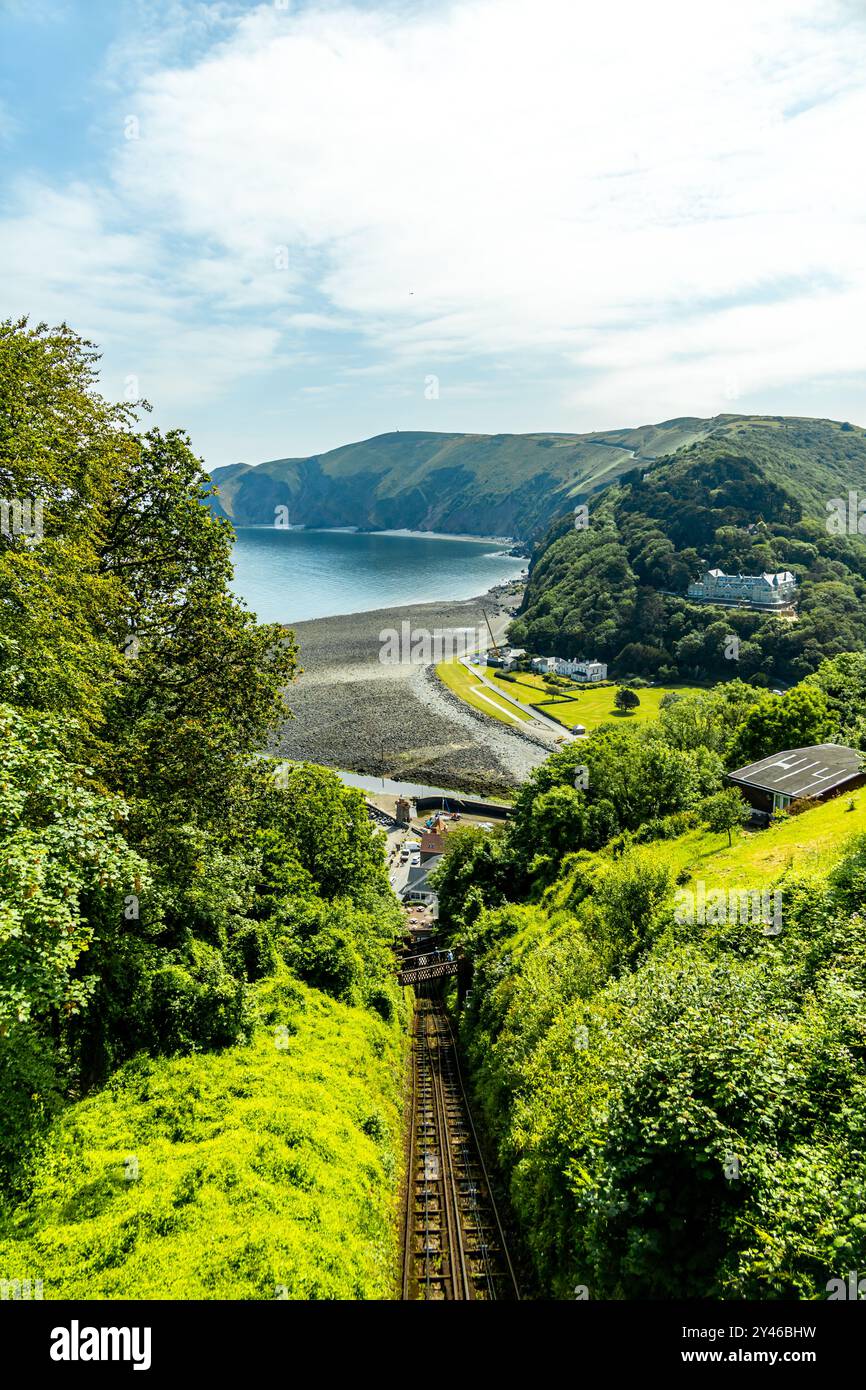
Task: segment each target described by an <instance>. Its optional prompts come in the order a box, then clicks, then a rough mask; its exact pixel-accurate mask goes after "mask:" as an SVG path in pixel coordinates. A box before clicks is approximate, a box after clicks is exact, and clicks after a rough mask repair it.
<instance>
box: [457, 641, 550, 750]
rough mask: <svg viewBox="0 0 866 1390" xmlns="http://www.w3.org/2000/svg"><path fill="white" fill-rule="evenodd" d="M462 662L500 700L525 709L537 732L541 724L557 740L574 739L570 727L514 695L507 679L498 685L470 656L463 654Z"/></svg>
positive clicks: (516, 707)
mask: <svg viewBox="0 0 866 1390" xmlns="http://www.w3.org/2000/svg"><path fill="white" fill-rule="evenodd" d="M460 662H461V664H462V665H463V666H465V667H466V669H467V671H470V672H471V673H472V675H474V676H477V677H478V679H479V680H480V681H481V683H482V685H486V686H488V687H489V689H490V690H493V691H495V693H496V694H497V695H498V696H499V698H500V700H507V701H508V703H509V704H510V705H513V706H514V708H515V709H519V710H523V712H524V714H528V715H529V717H530V719H531V720H532V722H533V724H534V725H535V731H536V732H537V731H538V727H539V726H540V727H541V728H542V729H544V730H545V731H546V732H547V733H551V734H555V735H556V738H557V742H560V743H562V742H565V743H570V742H571V741H572V739H573V738H574V737H575V735H574V734H572V733H571V732H570V731H569V730H568V729H564V728H563V726H562V725H561V724H557V722H556V720H555V719H548V717H547V715H546V714H542V713H541V711H540V710H539V709H538V708H537V707H536V706H534V705H524V704H523V702H522V701H521V700H518V699H517V696H516V695H512V694H511V693H510V692H509V691H508V690H506V688H505V687H506V682H505V681H502V682H500V684H498V685H497V684H496V683H495V682H494V681H492V680H491V679H490V677H489V676H487V675H485V673H484V672H483V671H482V670H481V669H480V667H478V666H473V665H472V663H471V662H470V660H469V657H468V656H461V657H460Z"/></svg>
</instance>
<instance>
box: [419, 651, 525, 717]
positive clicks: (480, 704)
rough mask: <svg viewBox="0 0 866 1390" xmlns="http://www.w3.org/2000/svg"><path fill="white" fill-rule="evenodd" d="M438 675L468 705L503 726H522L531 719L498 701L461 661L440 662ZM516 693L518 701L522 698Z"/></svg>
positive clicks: (437, 669) (506, 703)
mask: <svg viewBox="0 0 866 1390" xmlns="http://www.w3.org/2000/svg"><path fill="white" fill-rule="evenodd" d="M436 674H437V676H438V677H439V679H440V680H441V682H442V684H443V685H445V686H447V687H448V689H449V690H450V691H452V693H453V694H455V695H457V696H459V698H460V699H461V700H465V701H466V704H467V705H471V706H472V708H473V709H477V710H481V712H482V714H489V715H491V716H492V717H493V718H494V719H498V720H499V721H500V723H502V724H511V725H514V724H521V723H523V722H524V720H527V719H529V715H528V714H525V713H524V711H523V710H519V709H515V708H514V706H513V705H511V704H509V703H508V701H507V700H502V699H498V698H497V696H496V695H494V693H493V691H492V690H489V689H488V688H487V687H486V686H484V685H482V683H481V681H480V680H479V679H478V677H477V676H476V675H475V673H474V671H471V670H467V668H466V667H465V666H463V665H462V663H461V662H459V661H440V663H439V665H438V666H437V667H436ZM514 693H515V695H516V696H517V698H518V699H521V698H522V696H521V695H520V693H519V692H518V691H515V692H514Z"/></svg>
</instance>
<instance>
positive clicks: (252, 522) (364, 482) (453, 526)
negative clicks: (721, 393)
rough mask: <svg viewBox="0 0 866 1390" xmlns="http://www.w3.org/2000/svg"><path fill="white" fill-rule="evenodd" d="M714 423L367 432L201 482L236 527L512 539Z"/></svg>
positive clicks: (225, 470) (222, 470)
mask: <svg viewBox="0 0 866 1390" xmlns="http://www.w3.org/2000/svg"><path fill="white" fill-rule="evenodd" d="M717 423H718V421H712V420H698V419H691V418H690V419H682V420H671V421H667V422H666V423H664V424H662V425H651V426H644V427H642V428H640V429H634V430H613V431H608V432H607V433H604V434H593V435H576V434H523V435H521V434H499V435H480V434H434V433H427V432H407V433H398V432H396V431H395V432H394V433H393V434H383V435H378V436H377V437H376V438H375V439H367V440H363V441H361V442H360V443H357V444H348V445H345V446H343V447H342V448H339V449H333V450H331V451H330V452H329V453H326V454H320V455H316V456H313V457H311V458H298V459H291V458H286V459H274V460H272V461H270V462H268V463H260V464H258V465H257V466H255V467H253V466H249V465H247V464H232V465H231V466H229V467H227V468H218V469H216V470H215V471H214V473H213V475H212V477H213V481H214V483H215V484H216V486H217V488H218V497H217V498H215V499H213V500H212V505H213V506H214V508H215V509H217V510H219V511H220V512H221V514H225V515H226V516H228V517H229V518H230V519H231V520H232V521H233V522H234V523H235V524H236V525H238V526H267V525H272V524H273V522H274V516H275V508H277V507H278V506H287V507H288V508H289V519H290V522H291V524H292V525H303V526H359V527H361V528H362V529H364V530H387V529H390V528H400V527H407V528H410V529H412V530H423V531H449V532H452V533H454V534H456V535H501V536H515V537H518V538H520V539H522V540H526V539H528V538H529V537H530V536H533V535H535V534H537V533H538V532H540V531H542V530H544V529H545V528H546V526H547V525H548V524H549V522H550V521H551V520H552V518H553V517H555V516H558V515H560V514H561V513H563V512H564V511H566V510H568V508H569V506H573V505H574V504H575V503H577V502H579V501H581V500H583V499H584V498H586V497H587V496H589V495H590V494H591V493H593V492H595V491H597V490H598V489H599V488H602V487H604V486H606V485H607V484H608V483H609V482H611V481H613V480H615V479H616V478H617V477H619V476H620V475H621V474H622V473H624V472H626V471H628V469H629V468H634V467H635V463H636V462H637V463H640V462H641V461H644V460H650V459H652V458H654V457H656V456H657V455H659V454H662V453H667V452H669V451H670V450H673V449H677V448H679V447H681V446H682V445H683V444H687V443H690V442H691V441H693V440H695V439H699V438H702V437H703V436H704V435H705V434H706V433H707V432H708V431H709V430H710V429H711V428H713V426H714V425H716V424H717Z"/></svg>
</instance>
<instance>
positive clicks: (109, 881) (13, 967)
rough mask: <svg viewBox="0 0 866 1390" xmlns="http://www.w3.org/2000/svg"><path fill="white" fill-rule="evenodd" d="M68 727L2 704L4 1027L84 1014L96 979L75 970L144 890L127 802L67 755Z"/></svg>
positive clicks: (0, 1029)
mask: <svg viewBox="0 0 866 1390" xmlns="http://www.w3.org/2000/svg"><path fill="white" fill-rule="evenodd" d="M69 734H70V731H69V729H68V728H63V726H62V725H59V724H58V722H57V721H56V720H55V719H53V718H51V717H49V716H45V715H42V716H36V717H30V718H26V717H25V716H24V715H22V714H21V713H19V712H18V711H17V710H15V709H13V708H11V707H10V706H8V705H2V706H0V1033H2V1034H3V1035H4V1036H11V1034H12V1033H14V1031H15V1029H16V1028H17V1027H18V1026H19V1025H26V1024H29V1023H30V1022H32V1021H35V1020H44V1019H46V1018H47V1017H48V1016H50V1015H56V1014H57V1013H58V1012H59V1013H61V1014H62V1015H64V1016H65V1017H69V1016H71V1015H73V1014H76V1013H78V1012H79V1011H80V1010H81V1009H82V1008H83V1006H84V1004H85V1003H86V1000H87V998H88V996H89V994H90V993H91V991H92V989H93V988H94V986H95V983H96V981H95V977H94V976H93V975H92V974H91V973H89V972H87V971H84V972H81V971H79V970H77V969H76V967H77V966H78V964H79V961H80V960H81V958H82V956H83V955H84V953H85V952H87V951H88V949H89V948H90V946H91V945H92V943H93V939H94V936H95V935H96V933H97V932H98V931H99V930H100V928H101V926H102V925H103V924H104V923H107V922H109V921H110V920H116V921H117V922H120V921H121V920H122V918H123V912H124V902H125V901H126V899H127V898H130V899H131V898H133V897H134V896H135V895H136V894H139V893H141V892H142V888H143V885H144V882H145V880H146V876H147V870H146V866H145V865H144V863H143V862H142V860H141V858H140V857H139V856H138V855H137V854H135V853H134V852H133V851H132V850H131V849H130V848H129V846H128V845H127V843H126V841H125V840H124V838H123V835H122V833H121V828H122V826H123V821H124V819H125V816H126V808H125V806H124V805H123V803H122V802H121V801H120V800H119V799H118V798H115V797H110V796H106V795H104V794H100V793H98V792H96V791H94V790H93V789H92V787H90V786H88V785H87V782H88V776H87V770H86V769H83V768H78V767H75V765H74V764H73V763H71V762H70V761H69V758H68V756H67V755H68V750H69V742H70V737H69Z"/></svg>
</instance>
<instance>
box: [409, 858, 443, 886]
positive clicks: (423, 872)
mask: <svg viewBox="0 0 866 1390" xmlns="http://www.w3.org/2000/svg"><path fill="white" fill-rule="evenodd" d="M441 862H442V855H441V854H437V856H436V858H435V859H428V860H427V863H426V864H416V865H413V867H412V868H411V869H410V870H409V874H408V877H407V879H406V887H407V888H424V887H425V886H426V882H427V877H428V875H429V874H431V873H432V872H433V870H434V869H435V868H437V866H438V865H439V864H440V863H441Z"/></svg>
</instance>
